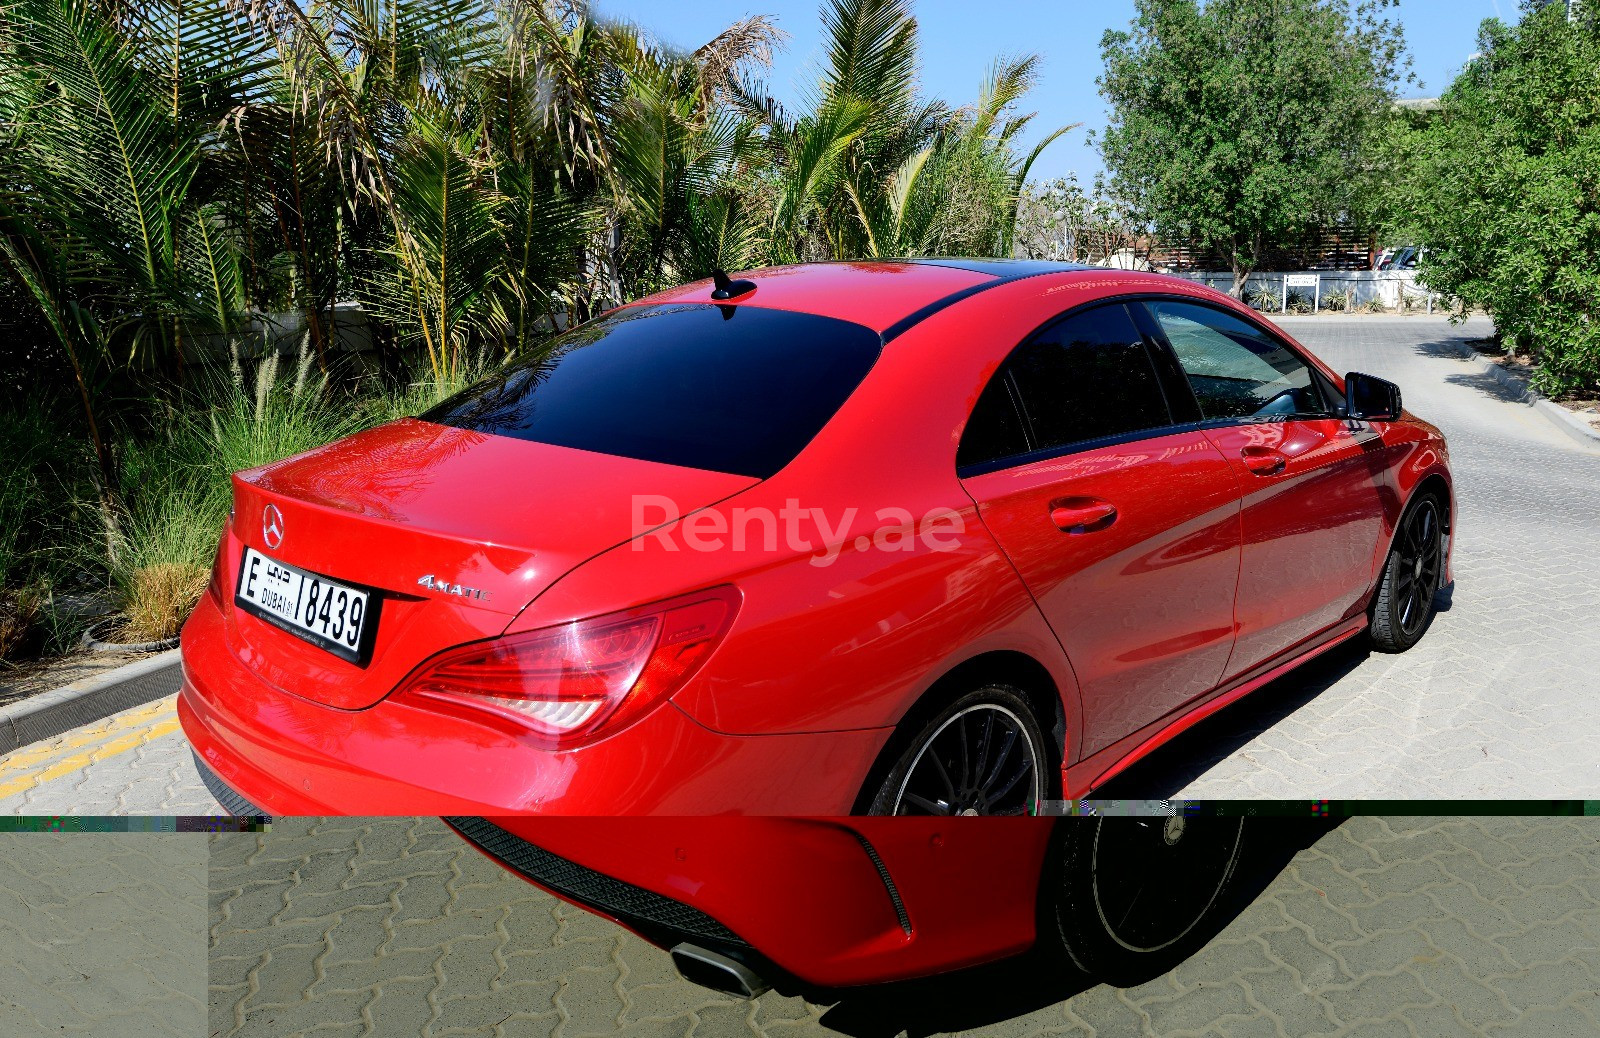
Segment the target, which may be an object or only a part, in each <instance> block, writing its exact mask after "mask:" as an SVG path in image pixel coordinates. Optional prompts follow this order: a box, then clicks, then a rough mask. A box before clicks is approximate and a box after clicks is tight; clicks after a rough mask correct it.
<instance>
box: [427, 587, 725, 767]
mask: <svg viewBox="0 0 1600 1038" xmlns="http://www.w3.org/2000/svg"><path fill="white" fill-rule="evenodd" d="M739 601H740V599H739V592H738V591H737V590H736V589H734V588H732V587H718V588H710V589H708V590H705V591H699V592H696V593H694V594H691V595H683V596H680V597H678V598H674V599H670V600H668V601H665V602H657V603H655V604H653V605H647V606H640V607H638V608H636V609H628V610H625V611H623V612H620V613H611V614H608V615H606V616H597V617H592V618H590V619H588V620H575V621H573V622H572V623H567V624H562V625H561V626H559V627H546V628H544V629H542V630H538V631H529V632H526V633H524V634H511V635H506V636H504V637H501V638H495V639H493V640H491V641H486V642H475V643H473V644H471V645H463V646H462V647H460V648H459V649H451V650H449V651H447V652H444V653H441V654H440V655H439V656H437V657H435V658H434V659H432V660H429V661H428V662H427V663H425V664H423V665H422V667H420V668H419V669H418V670H417V672H416V673H415V674H413V675H412V676H411V678H410V679H409V680H407V681H406V682H404V683H403V684H402V685H401V686H400V689H399V691H398V692H397V693H396V696H397V697H399V698H401V699H405V700H426V701H428V702H429V703H430V704H431V705H433V706H435V707H444V708H446V709H448V710H450V711H451V712H455V711H457V710H466V711H470V712H472V713H475V714H478V715H485V714H487V715H490V716H493V717H496V718H499V719H501V720H504V721H511V722H513V723H515V724H516V725H518V726H520V727H521V728H524V729H527V730H529V731H532V732H535V733H538V734H541V735H546V736H550V737H552V738H553V739H554V740H555V742H556V744H557V745H560V746H563V747H565V746H571V745H573V744H576V743H578V742H583V741H587V740H589V739H590V738H592V737H595V736H597V735H600V734H603V733H610V732H614V731H616V730H617V729H619V728H622V727H624V726H625V725H627V724H629V723H631V722H632V721H634V720H635V719H637V718H638V717H640V716H641V715H642V714H643V713H644V712H645V711H646V710H648V709H649V708H650V707H652V706H654V705H655V704H656V703H658V702H660V701H661V700H663V699H665V698H666V697H668V696H670V695H672V694H673V693H674V692H676V691H677V690H678V689H679V688H681V687H682V686H683V683H684V682H685V681H687V680H688V679H689V676H690V675H691V674H693V673H694V670H695V668H696V667H698V666H699V665H700V664H701V663H702V662H703V661H704V660H705V658H706V657H707V656H709V655H711V651H712V650H713V649H715V648H716V646H717V643H718V642H719V641H721V640H722V636H723V635H724V634H726V633H727V632H728V628H729V627H730V626H731V625H732V623H733V616H734V613H735V612H737V611H738V608H739Z"/></svg>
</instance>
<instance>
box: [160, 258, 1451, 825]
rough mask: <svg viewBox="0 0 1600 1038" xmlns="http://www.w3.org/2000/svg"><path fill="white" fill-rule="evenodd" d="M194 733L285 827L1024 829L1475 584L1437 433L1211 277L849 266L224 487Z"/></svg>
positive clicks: (240, 797) (1028, 266)
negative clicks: (1453, 575) (749, 823)
mask: <svg viewBox="0 0 1600 1038" xmlns="http://www.w3.org/2000/svg"><path fill="white" fill-rule="evenodd" d="M234 494H235V497H234V501H235V504H234V514H233V518H232V520H231V521H230V523H229V524H228V528H227V530H226V531H225V534H224V536H223V538H222V543H221V546H220V548H219V551H218V554H217V562H216V571H215V575H214V579H213V582H212V586H211V591H210V594H209V595H208V596H207V597H206V598H205V599H204V600H203V601H202V603H201V604H200V606H199V608H198V609H197V610H196V611H195V613H194V615H193V617H192V618H191V619H190V620H189V622H188V624H187V626H186V627H185V629H184V632H183V657H184V684H183V691H182V695H181V698H180V701H179V714H180V717H181V719H182V722H183V727H184V729H185V731H186V732H187V733H188V737H189V739H190V741H191V743H192V744H193V746H194V749H195V754H196V760H197V761H198V763H199V765H200V768H201V771H202V774H203V775H204V776H205V777H206V779H207V781H208V782H209V783H211V784H212V786H213V789H214V790H215V791H216V792H217V793H218V795H219V797H220V798H222V799H223V802H224V803H225V804H227V805H228V806H229V807H230V808H231V809H234V810H239V811H260V812H265V813H269V814H341V813H345V814H412V813H429V814H462V813H472V814H505V813H513V812H539V813H544V812H561V813H568V814H616V813H640V814H647V813H664V814H680V815H682V814H702V813H726V812H745V813H760V814H795V815H845V814H850V813H883V814H918V813H927V814H1022V813H1029V812H1033V811H1038V810H1039V809H1040V805H1041V804H1042V803H1046V802H1049V801H1052V800H1057V799H1061V798H1063V797H1080V796H1083V795H1084V794H1085V793H1087V792H1088V791H1089V790H1091V789H1093V788H1094V787H1095V786H1096V785H1097V784H1099V783H1102V782H1104V781H1106V780H1107V779H1108V778H1110V777H1111V776H1112V775H1114V774H1116V773H1118V772H1119V771H1120V770H1122V769H1124V768H1126V767H1127V766H1128V765H1129V764H1130V763H1131V762H1133V761H1135V760H1137V759H1138V758H1139V757H1141V756H1142V755H1144V754H1146V753H1147V752H1149V751H1150V750H1151V749H1152V748H1154V747H1156V746H1157V745H1159V744H1161V743H1162V742H1163V741H1165V740H1167V739H1169V738H1170V737H1171V736H1173V735H1174V734H1176V733H1177V732H1179V731H1180V730H1182V729H1184V728H1186V727H1187V726H1189V725H1192V724H1193V723H1195V722H1196V721H1197V720H1198V719H1200V718H1202V717H1204V716H1206V715H1207V714H1209V713H1211V712H1213V711H1215V710H1217V709H1220V708H1221V707H1222V706H1223V705H1225V704H1227V703H1229V702H1232V701H1233V700H1236V699H1238V698H1239V697H1240V696H1243V695H1245V694H1246V693H1248V692H1250V691H1251V690H1252V689H1254V688H1257V687H1259V686H1260V685H1262V684H1264V683H1265V682H1267V681H1270V680H1271V679H1273V678H1274V677H1276V676H1278V675H1280V674H1282V673H1284V672H1285V671H1287V670H1288V669H1289V668H1291V667H1294V666H1295V665H1297V664H1299V663H1301V662H1303V661H1304V660H1306V659H1307V658H1309V657H1311V656H1313V655H1315V654H1317V653H1320V652H1323V651H1325V650H1327V649H1328V648H1329V647H1331V646H1333V645H1336V644H1338V643H1340V642H1342V641H1345V640H1346V639H1350V638H1355V637H1357V636H1359V635H1362V634H1363V632H1365V636H1366V637H1367V638H1368V640H1369V641H1370V642H1371V644H1372V645H1373V646H1374V647H1375V648H1377V649H1378V650H1380V651H1389V652H1397V651H1401V650H1404V649H1406V648H1408V647H1410V646H1411V645H1412V644H1414V643H1415V642H1416V641H1417V640H1418V639H1419V638H1421V637H1422V635H1423V633H1424V631H1425V630H1426V629H1427V627H1428V625H1429V622H1430V621H1431V619H1432V617H1433V610H1434V605H1433V602H1434V597H1435V592H1436V591H1437V590H1439V589H1440V588H1441V587H1442V586H1443V584H1444V583H1445V582H1447V581H1448V580H1449V548H1450V530H1451V524H1452V515H1453V494H1452V490H1451V480H1450V471H1449V467H1448V457H1447V453H1446V448H1445V443H1444V439H1443V437H1442V436H1441V435H1440V434H1439V432H1438V430H1437V429H1435V428H1434V427H1433V426H1431V425H1429V424H1428V423H1426V422H1424V421H1422V420H1420V419H1418V418H1416V417H1414V416H1412V415H1410V414H1408V413H1405V412H1404V411H1402V409H1401V405H1400V393H1399V390H1398V389H1397V388H1396V387H1395V386H1393V385H1392V384H1390V383H1387V382H1384V381H1382V380H1381V379H1377V378H1373V377H1372V376H1369V375H1361V374H1355V373H1352V374H1350V375H1347V376H1345V377H1344V378H1340V377H1339V376H1338V375H1337V374H1335V373H1334V372H1333V371H1331V370H1329V369H1328V368H1327V367H1326V366H1325V365H1323V364H1321V363H1320V362H1319V361H1317V360H1316V359H1315V358H1314V357H1312V356H1311V355H1310V354H1309V353H1308V352H1307V351H1306V350H1304V349H1303V348H1302V347H1300V346H1299V345H1298V344H1296V343H1295V342H1294V341H1293V340H1292V339H1290V338H1289V337H1288V336H1286V335H1284V334H1283V333H1282V332H1281V331H1279V330H1278V329H1276V328H1274V327H1273V326H1271V325H1269V324H1267V323H1265V322H1263V321H1262V320H1261V319H1259V318H1258V317H1256V316H1255V315H1254V314H1253V313H1252V312H1251V311H1249V310H1248V309H1246V308H1244V307H1242V306H1240V305H1239V304H1237V303H1235V302H1233V301H1232V300H1230V299H1228V298H1227V297H1224V296H1222V295H1219V294H1217V293H1215V292H1212V291H1209V290H1207V289H1205V288H1203V287H1201V286H1199V285H1196V284H1193V283H1191V282H1188V281H1183V280H1179V279H1174V278H1168V277H1162V276H1159V275H1152V274H1142V273H1137V272H1129V271H1110V270H1102V269H1095V268H1077V267H1071V266H1067V265H1063V264H1053V263H1034V262H1028V261H981V260H919V261H909V262H879V263H817V264H802V265H798V266H792V267H781V268H775V269H770V270H759V271H753V272H750V273H749V274H747V275H746V276H745V277H744V278H742V279H740V280H737V281H733V280H730V279H728V278H727V277H726V276H725V275H720V274H719V276H718V277H717V279H716V280H715V281H714V282H712V283H704V282H702V283H696V284H691V285H687V286H684V287H682V288H679V289H675V290H673V291H670V292H666V293H663V294H661V295H658V296H654V297H651V298H648V299H644V300H641V301H639V302H637V303H632V304H629V305H627V306H623V307H620V308H618V309H615V310H612V311H610V312H609V313H607V314H605V315H603V316H601V317H599V318H597V319H596V320H593V321H591V322H589V323H587V324H584V325H580V326H578V327H576V328H574V329H572V330H571V331H569V332H567V333H565V334H563V335H561V336H559V337H558V338H556V339H555V340H554V341H553V343H551V344H550V345H549V346H548V347H547V348H546V349H543V350H541V351H539V352H538V353H537V354H536V355H533V356H529V357H525V358H519V359H514V360H513V361H511V362H509V363H508V364H507V365H506V366H505V367H504V368H503V369H502V370H501V371H500V372H499V373H498V374H496V375H494V376H492V377H490V378H489V379H487V380H486V381H484V382H482V383H480V384H477V385H474V386H472V387H471V388H469V389H467V390H466V391H464V392H463V393H461V394H459V395H458V396H456V397H454V398H452V399H449V400H447V401H446V402H444V403H443V404H441V405H439V406H438V407H436V408H434V409H433V410H431V411H429V412H427V413H426V414H424V415H422V416H421V417H420V418H416V419H406V420H402V421H399V422H395V423H392V424H389V425H385V426H382V427H380V428H377V429H373V430H370V431H368V432H364V433H361V434H358V435H356V436H352V437H349V438H347V439H344V440H341V441H338V442H336V443H333V444H330V445H328V446H325V447H322V448H319V449H317V450H314V451H311V452H309V453H306V454H303V455H300V456H298V457H295V458H291V459H288V460H286V461H282V462H278V463H276V464H273V465H268V466H266V467H263V468H259V469H254V470H251V471H247V472H242V473H239V474H238V475H237V476H235V477H234Z"/></svg>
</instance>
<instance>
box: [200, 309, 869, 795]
mask: <svg viewBox="0 0 1600 1038" xmlns="http://www.w3.org/2000/svg"><path fill="white" fill-rule="evenodd" d="M731 309H732V308H725V307H716V306H709V305H702V306H694V305H687V304H678V305H675V306H638V307H629V308H624V310H621V311H616V312H614V313H613V314H612V315H609V316H608V317H605V318H602V319H600V320H599V321H597V322H594V323H593V324H591V325H587V326H584V327H582V328H579V329H576V330H574V331H573V332H571V333H569V334H568V335H567V336H566V337H565V338H564V339H563V340H560V341H558V343H557V345H556V346H555V347H554V348H552V349H551V350H550V351H549V352H548V353H545V354H541V355H539V356H537V357H535V358H533V359H531V360H530V361H528V362H527V363H524V364H520V365H512V366H511V367H510V368H508V369H507V370H506V371H505V372H503V373H502V374H500V375H499V376H496V377H494V378H491V379H490V380H488V381H487V382H485V383H482V384H480V385H479V386H476V387H473V388H472V389H470V390H468V391H467V392H465V393H463V394H461V395H460V396H458V397H456V398H453V399H452V400H450V401H447V402H445V403H444V404H443V405H441V406H440V407H439V408H436V409H435V410H434V411H432V412H430V413H429V414H428V415H425V416H424V420H415V419H407V420H403V421H400V422H396V423H392V424H390V425H386V426H383V427H380V428H377V429H373V430H369V431H368V432H365V433H361V434H358V435H357V436H354V437H350V438H347V439H345V440H342V441H339V442H337V443H334V444H330V445H328V446H326V447H323V448H320V449H318V450H315V451H312V452H310V453H308V454H305V455H302V456H299V457H297V458H292V459H289V460H287V461H284V462H280V463H277V464H275V465H270V466H267V467H265V468H262V469H257V470H252V471H249V472H244V473H240V474H239V475H238V476H236V477H235V481H234V500H235V505H234V512H233V515H232V517H231V519H230V522H229V523H228V527H227V529H226V530H225V531H224V534H223V537H222V542H221V546H220V548H219V551H218V555H217V560H216V565H215V568H214V573H213V578H212V583H211V587H210V590H209V593H208V594H207V596H206V597H205V599H204V600H203V601H202V602H201V604H200V606H199V607H198V608H197V609H196V611H195V613H194V615H193V616H192V618H191V620H190V621H189V623H188V625H187V626H186V628H185V630H184V633H183V641H182V647H183V657H184V687H183V693H182V696H181V698H180V704H179V714H180V719H181V720H182V723H183V726H184V728H185V731H186V732H187V733H188V735H189V738H190V740H191V742H192V744H193V746H194V748H195V751H196V757H197V760H198V761H199V763H200V766H201V767H202V769H203V770H204V771H205V772H206V777H207V779H208V781H209V782H211V783H212V784H213V785H214V786H215V787H216V788H218V789H219V790H220V791H223V792H230V793H232V794H233V795H234V798H236V799H237V801H238V802H239V803H240V804H243V805H247V806H252V807H255V808H259V809H260V810H261V811H263V812H266V813H416V812H422V813H439V814H444V813H460V812H485V811H550V810H554V811H571V812H580V813H587V812H602V813H616V812H628V811H635V812H648V811H673V810H693V811H700V810H728V809H731V808H732V807H733V806H735V805H737V804H738V803H740V798H741V791H747V790H748V789H749V788H750V782H751V781H753V780H755V779H757V778H759V776H758V775H755V774H753V772H759V771H760V770H761V768H760V762H761V760H762V759H763V758H767V759H770V758H771V757H772V756H773V755H774V754H776V755H780V756H783V755H788V756H795V755H798V756H801V757H807V758H811V759H815V760H816V761H817V763H818V765H819V767H824V768H826V767H828V766H829V765H833V764H839V765H842V764H843V763H844V762H846V761H851V762H853V761H858V760H860V759H870V758H871V756H872V754H873V753H875V752H876V745H877V741H879V740H881V735H880V734H878V733H864V734H863V733H854V734H845V735H841V736H838V737H836V738H832V739H831V740H828V742H829V745H828V746H819V745H813V744H815V743H818V742H820V741H821V740H819V739H816V738H813V739H810V740H802V739H801V738H800V737H798V736H797V737H777V738H773V739H766V740H752V739H739V738H735V737H730V736H726V735H721V734H718V733H716V732H713V731H711V730H710V729H708V728H706V727H704V726H702V725H701V724H699V723H697V722H696V721H695V720H692V719H691V718H690V717H689V716H688V715H687V714H685V713H684V712H683V711H681V710H678V709H676V708H674V707H673V706H672V705H671V703H670V700H671V699H672V698H673V696H674V695H675V694H676V693H677V692H678V691H679V690H680V689H682V688H683V687H684V686H685V684H686V683H688V682H691V681H692V680H694V679H695V677H696V675H697V673H698V672H699V671H700V670H701V669H702V668H703V667H705V666H706V664H707V661H708V660H709V658H710V657H711V656H712V655H713V654H714V652H715V650H716V648H717V646H718V645H719V644H720V642H721V641H722V640H723V639H724V638H726V637H727V636H728V634H729V632H730V630H731V629H732V628H733V626H734V625H735V621H736V618H737V615H738V612H739V609H740V605H741V598H740V592H739V590H738V588H737V587H735V586H731V585H730V584H726V583H724V584H720V585H714V586H707V585H706V584H705V583H704V582H699V583H691V584H688V585H687V586H685V585H681V584H680V585H674V584H673V583H672V579H673V578H672V575H671V572H670V571H667V572H666V573H664V574H663V573H656V574H654V579H653V580H652V581H648V582H647V581H642V580H641V581H639V582H638V585H637V586H636V587H616V588H610V589H607V590H606V591H605V595H606V596H608V597H606V598H605V600H604V601H600V600H596V601H593V602H592V603H579V604H578V605H577V606H576V607H574V609H575V611H572V612H571V615H568V614H566V613H563V614H562V615H560V616H556V617H553V618H549V619H548V620H537V619H535V620H531V621H530V619H529V618H530V617H532V616H533V615H534V614H533V613H532V612H531V611H529V606H530V603H532V602H534V601H535V600H537V599H539V598H540V596H541V595H543V594H544V592H545V591H546V590H547V589H549V588H551V587H552V586H553V585H555V584H556V583H557V582H559V581H560V580H561V579H562V578H563V577H564V576H565V575H567V574H569V573H570V572H572V571H573V570H574V569H576V568H578V567H580V566H582V565H583V564H584V563H585V562H587V561H589V560H592V559H594V558H596V557H598V556H601V555H604V554H606V553H608V552H611V551H614V550H616V549H618V548H619V547H620V546H622V545H625V544H627V543H628V542H629V541H630V540H633V539H635V538H636V537H638V536H640V535H641V534H642V533H645V532H647V531H648V529H649V526H648V522H647V521H646V520H645V519H644V517H643V516H642V515H641V514H640V510H639V502H640V501H649V502H659V501H667V502H671V503H672V507H673V509H674V510H675V511H676V512H677V513H678V514H689V513H693V512H695V511H696V510H699V509H703V508H706V507H708V506H710V505H713V504H715V503H717V502H720V501H723V500H726V499H728V498H731V497H734V496H736V495H738V494H740V493H741V492H743V491H745V490H747V489H749V488H750V487H753V486H755V485H756V484H758V483H760V482H761V481H762V480H763V479H765V478H767V477H768V476H770V475H771V474H772V473H773V472H775V471H776V470H777V469H779V468H781V467H782V466H783V465H784V464H786V463H787V462H788V461H789V460H790V459H792V458H793V457H794V455H795V454H796V453H797V452H798V451H800V450H801V449H803V448H804V446H805V444H806V443H807V442H808V441H809V440H810V438H811V437H812V436H813V435H815V433H816V432H817V430H818V429H820V428H821V426H822V425H823V424H824V423H826V422H827V420H828V418H829V417H830V416H831V415H832V413H833V411H834V410H835V409H837V408H838V407H839V406H840V404H841V403H842V402H843V400H844V399H845V398H846V397H848V396H849V394H850V393H851V392H852V391H853V390H854V388H855V387H856V385H857V384H858V383H859V382H860V381H861V380H862V379H863V378H864V377H865V376H866V373H867V371H868V370H869V369H870V368H871V367H872V365H873V363H874V362H875V361H876V358H877V355H878V351H879V350H880V349H881V346H882V342H881V339H880V337H879V335H878V333H877V332H875V331H871V330H870V329H868V328H866V327H863V326H861V325H857V324H853V323H850V322H846V321H842V320H838V319H834V318H827V317H821V316H817V315H814V314H808V313H800V312H794V311H787V310H776V309H765V310H764V309H761V308H749V307H742V308H740V312H739V314H738V315H737V316H735V315H734V314H732V313H730V312H728V311H730V310H731ZM708 372H715V373H717V375H718V377H717V378H716V379H710V378H708V377H707V373H708ZM729 565H730V569H731V568H733V567H734V563H733V562H732V561H730V564H729ZM652 587H653V588H657V589H661V590H659V592H657V591H651V590H649V588H652ZM801 741H805V742H806V745H805V746H803V747H802V746H799V745H798V743H799V742H801ZM834 753H837V754H842V755H843V756H841V757H839V758H838V759H836V760H835V759H831V758H830V756H829V755H830V754H834ZM841 781H842V780H841ZM852 781H854V780H852ZM812 791H813V792H814V793H815V794H816V797H817V798H814V799H807V796H806V791H804V790H797V791H795V793H796V795H795V796H794V797H793V799H792V800H791V803H792V805H793V807H792V809H794V810H801V811H805V810H815V811H831V810H834V809H836V808H837V806H838V805H840V804H844V805H848V803H849V802H850V799H851V797H853V794H854V790H853V788H852V789H851V790H850V791H849V792H845V791H844V790H843V788H840V789H824V788H823V787H822V786H821V785H817V786H813V787H812Z"/></svg>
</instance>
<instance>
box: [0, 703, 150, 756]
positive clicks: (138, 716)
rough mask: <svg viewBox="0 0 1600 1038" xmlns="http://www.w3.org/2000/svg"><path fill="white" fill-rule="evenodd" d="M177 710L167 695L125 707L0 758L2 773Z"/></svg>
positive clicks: (96, 740) (85, 744)
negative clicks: (128, 707) (139, 704)
mask: <svg viewBox="0 0 1600 1038" xmlns="http://www.w3.org/2000/svg"><path fill="white" fill-rule="evenodd" d="M172 710H173V697H172V696H167V697H166V698H164V699H158V700H156V701H155V702H154V703H146V704H145V705H144V706H136V707H134V708H133V709H131V710H124V711H123V712H122V713H120V714H115V715H113V716H112V717H109V718H107V719H105V720H103V721H99V722H96V723H94V724H88V725H85V726H83V727H82V728H75V729H73V730H72V731H70V732H66V733H65V734H62V735H58V736H56V737H55V738H54V739H50V740H48V741H45V742H39V743H34V744H33V745H32V746H24V747H22V748H20V749H18V750H15V751H13V752H12V753H11V754H10V755H8V756H5V757H0V774H3V773H4V772H7V771H13V770H15V769H17V768H24V767H28V766H30V765H32V764H34V763H36V762H38V761H45V760H49V759H50V758H51V757H54V756H56V755H57V754H60V753H62V752H63V751H67V750H75V749H77V748H79V747H81V746H87V745H89V744H90V743H94V742H98V741H99V740H101V739H104V738H105V737H106V736H108V735H112V734H114V733H116V732H119V731H125V730H126V729H129V728H137V727H139V726H141V725H144V724H148V723H149V722H151V721H153V720H155V719H156V718H158V717H160V716H161V715H162V714H167V713H171V712H172Z"/></svg>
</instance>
